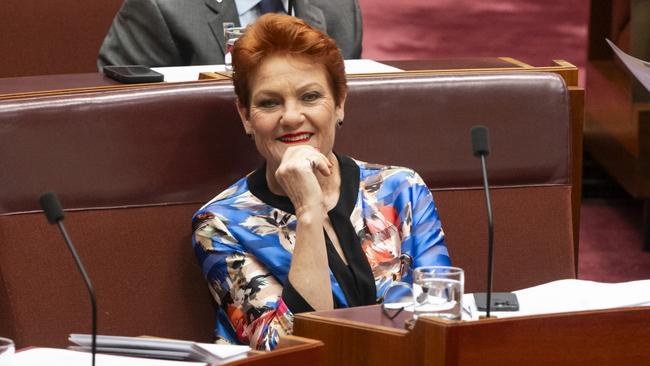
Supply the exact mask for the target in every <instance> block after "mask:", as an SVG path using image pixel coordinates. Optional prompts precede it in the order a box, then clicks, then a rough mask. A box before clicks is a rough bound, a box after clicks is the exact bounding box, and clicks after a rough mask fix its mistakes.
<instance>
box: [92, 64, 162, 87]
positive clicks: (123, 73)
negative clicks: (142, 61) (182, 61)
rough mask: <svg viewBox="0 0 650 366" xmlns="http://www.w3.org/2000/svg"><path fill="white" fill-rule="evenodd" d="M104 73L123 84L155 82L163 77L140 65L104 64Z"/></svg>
mask: <svg viewBox="0 0 650 366" xmlns="http://www.w3.org/2000/svg"><path fill="white" fill-rule="evenodd" d="M102 70H103V71H104V75H106V76H108V77H109V78H111V79H115V80H117V81H119V82H122V83H125V84H138V83H156V82H161V81H163V80H164V79H165V76H164V75H163V74H161V73H159V72H156V71H153V70H151V69H150V68H149V67H147V66H142V65H119V66H118V65H115V66H113V65H111V66H104V68H103V69H102Z"/></svg>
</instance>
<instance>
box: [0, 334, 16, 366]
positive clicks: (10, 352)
mask: <svg viewBox="0 0 650 366" xmlns="http://www.w3.org/2000/svg"><path fill="white" fill-rule="evenodd" d="M15 351H16V348H15V346H14V341H12V340H11V339H9V338H0V366H11V364H12V360H13V358H14V352H15Z"/></svg>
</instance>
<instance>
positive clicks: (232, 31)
mask: <svg viewBox="0 0 650 366" xmlns="http://www.w3.org/2000/svg"><path fill="white" fill-rule="evenodd" d="M244 32H246V28H245V27H229V28H225V29H224V35H225V41H226V45H225V46H226V47H225V50H226V54H225V55H224V64H225V66H226V71H232V49H233V47H234V46H235V42H237V40H238V39H239V37H241V36H243V35H244Z"/></svg>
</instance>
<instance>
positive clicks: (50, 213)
mask: <svg viewBox="0 0 650 366" xmlns="http://www.w3.org/2000/svg"><path fill="white" fill-rule="evenodd" d="M39 202H40V204H41V207H42V208H43V211H44V212H45V216H47V221H48V222H49V223H50V224H57V225H58V226H59V230H60V231H61V235H63V239H64V240H65V243H66V244H67V245H68V249H70V252H71V253H72V257H73V258H74V261H75V263H76V264H77V268H79V272H81V276H82V277H83V279H84V282H85V283H86V287H87V288H88V293H89V294H90V303H91V305H92V313H93V324H92V327H93V333H92V354H93V356H92V366H95V354H96V352H97V300H96V299H95V289H94V288H93V285H92V284H91V283H90V278H89V277H88V273H86V269H85V268H84V266H83V264H82V263H81V259H80V258H79V255H78V254H77V251H76V250H75V247H74V245H72V241H71V240H70V237H69V236H68V232H67V231H66V230H65V226H63V217H64V214H63V209H62V208H61V204H60V203H59V198H58V197H57V195H56V193H55V192H48V193H45V194H43V195H42V196H41V198H40V199H39Z"/></svg>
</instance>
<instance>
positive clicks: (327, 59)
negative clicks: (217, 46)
mask: <svg viewBox="0 0 650 366" xmlns="http://www.w3.org/2000/svg"><path fill="white" fill-rule="evenodd" d="M278 54H280V55H288V56H292V55H293V56H299V57H305V58H307V59H308V60H310V61H312V62H314V63H318V64H321V65H323V66H324V67H325V70H326V72H327V76H328V80H329V83H330V88H331V89H332V90H331V92H332V95H333V96H334V101H335V103H336V106H340V105H341V103H342V102H343V100H344V99H345V95H346V93H347V81H346V79H345V67H344V65H343V57H342V56H341V52H340V51H339V49H338V47H337V46H336V43H335V42H334V40H333V39H332V38H330V37H329V36H328V35H326V34H325V33H323V32H321V31H319V30H317V29H315V28H312V27H311V26H310V25H308V24H307V23H305V21H303V20H302V19H299V18H296V17H292V16H288V15H280V14H274V13H269V14H265V15H263V16H261V17H259V18H258V19H257V21H255V23H253V24H251V25H249V26H248V27H247V28H246V32H245V33H244V35H243V36H242V37H241V38H239V39H238V40H237V42H235V45H234V47H233V50H232V67H233V84H234V85H235V93H236V94H237V98H239V103H240V104H241V105H242V106H244V107H246V108H250V92H251V88H250V85H249V82H250V80H251V78H252V77H253V75H254V74H255V73H256V72H257V70H258V68H259V66H260V64H261V63H262V61H264V59H265V58H267V57H269V56H271V55H278Z"/></svg>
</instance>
